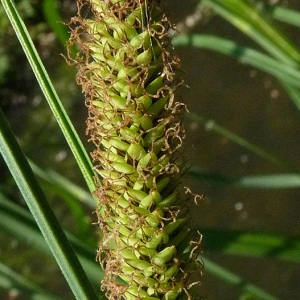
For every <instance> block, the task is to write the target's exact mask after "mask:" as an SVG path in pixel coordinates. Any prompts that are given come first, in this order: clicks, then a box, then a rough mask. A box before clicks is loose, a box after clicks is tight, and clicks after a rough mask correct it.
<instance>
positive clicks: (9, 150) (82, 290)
mask: <svg viewBox="0 0 300 300" xmlns="http://www.w3.org/2000/svg"><path fill="white" fill-rule="evenodd" d="M0 129H1V131H0V152H1V154H2V156H3V158H4V160H5V162H6V164H7V166H8V168H9V170H10V172H11V174H12V176H13V178H14V180H15V182H16V183H17V185H18V187H19V189H20V191H21V193H22V195H23V197H24V199H25V201H26V203H27V205H28V207H29V209H30V211H31V213H32V215H33V216H34V218H35V220H36V223H37V224H38V226H39V228H40V230H41V232H42V234H43V236H44V237H45V240H46V242H47V244H48V246H49V247H50V249H51V251H52V253H53V255H54V257H55V259H56V261H57V263H58V265H59V267H60V269H61V270H62V272H63V274H64V276H65V278H66V280H67V282H68V283H69V285H70V287H71V289H72V292H73V294H74V296H75V297H76V299H79V300H82V299H96V298H95V297H96V295H95V293H94V291H93V289H92V287H91V285H90V282H89V281H88V279H87V278H86V275H85V273H84V271H83V269H82V267H81V265H80V263H79V261H78V259H77V257H76V255H75V253H74V251H73V249H72V248H71V246H70V244H69V242H68V240H67V238H66V236H65V234H64V233H63V231H62V229H61V227H60V225H59V223H58V221H57V219H56V217H55V215H54V213H53V211H52V209H51V207H50V206H49V203H48V202H47V200H46V198H45V196H44V194H43V191H42V190H41V188H40V186H39V184H38V183H37V181H36V179H35V177H34V174H33V172H32V170H31V168H30V166H29V164H28V162H27V160H26V158H25V156H24V154H23V152H22V150H21V148H20V147H19V145H18V143H17V141H16V139H15V136H14V134H13V133H12V131H11V129H10V127H9V125H8V123H7V122H6V119H5V117H4V115H3V112H2V110H0Z"/></svg>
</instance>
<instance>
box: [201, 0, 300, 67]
mask: <svg viewBox="0 0 300 300" xmlns="http://www.w3.org/2000/svg"><path fill="white" fill-rule="evenodd" d="M201 3H203V4H205V5H208V6H210V7H211V8H212V9H214V11H216V12H217V13H218V14H219V15H221V16H222V17H223V18H225V19H226V20H227V21H228V22H230V23H232V24H233V25H234V26H236V27H237V28H238V29H239V30H241V31H242V32H244V33H245V34H247V35H248V36H249V37H250V38H252V39H253V40H254V41H256V42H257V43H258V44H259V45H260V46H261V47H263V48H264V49H265V50H266V51H267V52H269V53H270V54H271V55H273V56H274V57H276V58H278V59H279V60H281V61H283V62H285V63H287V64H290V65H299V64H300V52H299V50H298V49H297V48H296V47H295V46H294V45H293V44H292V43H291V42H290V41H289V40H288V39H287V37H286V36H284V35H283V34H282V33H281V32H279V31H278V30H277V29H276V28H275V27H274V26H273V25H272V24H271V23H269V22H267V20H266V18H264V17H263V15H261V14H260V13H259V12H258V11H257V10H256V9H255V8H254V7H251V6H250V5H247V4H246V3H245V2H244V1H243V0H205V1H203V2H201Z"/></svg>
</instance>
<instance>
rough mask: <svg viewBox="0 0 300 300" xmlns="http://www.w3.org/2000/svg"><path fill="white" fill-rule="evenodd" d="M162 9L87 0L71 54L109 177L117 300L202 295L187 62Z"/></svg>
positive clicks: (98, 162) (107, 225)
mask: <svg viewBox="0 0 300 300" xmlns="http://www.w3.org/2000/svg"><path fill="white" fill-rule="evenodd" d="M85 2H86V3H85ZM162 2H163V1H162V0H80V1H78V3H79V4H78V7H79V12H78V16H77V17H75V18H73V21H72V22H71V24H72V26H71V38H70V44H72V43H73V44H74V43H77V44H78V45H79V46H80V52H79V53H78V54H77V55H76V57H75V59H74V58H71V59H70V61H76V65H77V66H78V67H79V72H78V75H77V80H78V83H79V84H81V85H82V89H83V91H84V93H85V94H86V97H87V98H86V105H87V107H88V110H89V118H88V120H87V126H88V128H87V132H88V134H89V136H90V140H91V141H93V143H94V144H95V150H94V151H93V153H92V158H93V161H94V163H95V170H96V171H97V174H99V175H100V177H101V178H97V180H96V183H97V190H96V191H95V193H94V194H95V196H96V197H97V198H98V199H99V205H98V218H99V226H100V229H101V230H102V233H103V239H102V240H101V241H100V244H99V254H98V257H99V259H100V263H101V265H102V267H103V269H104V271H105V278H104V279H103V281H102V288H103V289H106V295H107V297H108V298H109V299H110V300H114V299H120V300H138V299H145V300H159V299H163V300H175V299H177V298H180V299H190V296H189V294H188V293H189V292H188V289H189V286H193V284H192V282H191V281H190V280H191V279H190V278H191V276H189V272H190V268H194V266H193V259H191V258H190V257H191V256H193V255H194V256H196V255H197V252H196V251H195V250H196V247H194V246H191V245H196V243H193V244H190V243H189V242H190V240H187V233H189V229H188V228H187V225H184V226H183V224H186V223H187V222H186V217H185V213H184V212H182V211H181V209H182V208H183V207H184V206H185V205H186V198H187V197H186V196H184V197H183V195H182V193H181V192H180V189H179V187H178V186H179V184H178V182H179V178H180V175H181V173H180V172H179V171H178V170H179V169H180V168H181V167H182V163H181V161H182V160H181V159H180V153H179V152H178V148H179V147H180V145H181V141H182V139H183V137H184V130H183V128H182V125H181V120H182V113H183V112H184V104H182V103H180V102H178V101H177V99H176V97H175V95H174V93H175V91H176V89H177V87H178V86H179V85H180V80H179V79H178V76H177V69H178V64H179V60H178V59H177V58H176V57H175V56H174V55H173V53H172V46H171V43H170V37H169V35H168V32H169V29H170V28H171V25H170V22H169V21H168V19H167V17H166V15H165V13H164V8H163V5H162ZM85 4H89V5H90V6H89V7H90V9H91V13H92V14H93V16H92V17H91V18H89V17H87V16H86V14H85V13H82V12H81V10H82V7H83V6H84V5H85ZM74 25H76V26H74ZM179 142H180V143H179ZM178 143H179V144H178ZM100 179H102V185H101V186H100V185H99V182H100ZM174 204H176V206H174ZM186 240H187V242H186ZM188 246H189V247H188ZM103 252H105V255H103ZM116 277H120V278H122V279H123V280H124V281H125V283H126V284H124V285H119V284H117V283H116V282H115V280H116Z"/></svg>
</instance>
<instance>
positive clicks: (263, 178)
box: [188, 167, 300, 189]
mask: <svg viewBox="0 0 300 300" xmlns="http://www.w3.org/2000/svg"><path fill="white" fill-rule="evenodd" d="M188 174H190V175H191V176H192V177H194V178H197V179H198V180H205V181H209V182H210V183H212V184H217V185H224V186H230V187H236V188H247V189H249V188H255V189H296V188H300V175H299V174H274V175H257V176H244V177H240V178H232V177H228V176H223V175H220V174H216V173H211V172H207V171H205V170H203V169H201V168H197V167H191V168H190V169H189V170H188Z"/></svg>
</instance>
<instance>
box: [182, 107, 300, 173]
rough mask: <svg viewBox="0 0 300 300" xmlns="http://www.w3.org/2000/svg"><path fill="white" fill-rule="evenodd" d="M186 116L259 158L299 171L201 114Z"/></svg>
mask: <svg viewBox="0 0 300 300" xmlns="http://www.w3.org/2000/svg"><path fill="white" fill-rule="evenodd" d="M187 118H188V119H190V120H192V121H195V122H198V123H201V124H203V125H205V128H206V129H207V130H211V131H213V132H215V133H217V134H220V135H222V136H224V137H226V138H227V139H229V140H230V141H232V142H234V143H236V144H237V145H239V146H241V147H244V148H245V149H247V150H249V151H250V152H252V153H254V154H256V155H257V156H260V157H261V158H263V159H265V160H266V161H269V162H271V163H272V164H274V165H276V166H278V167H280V168H283V169H284V170H287V171H289V172H291V173H300V170H298V169H297V168H295V167H294V165H293V164H290V163H289V162H286V161H285V160H284V159H282V158H278V157H277V156H276V155H274V154H272V153H271V152H270V151H267V150H265V149H263V148H262V147H260V146H257V145H255V144H252V143H250V142H249V141H247V140H245V139H244V138H242V137H241V136H239V135H237V134H235V133H233V132H231V131H230V130H228V129H226V128H225V127H223V126H221V125H219V124H217V123H216V122H215V121H213V120H206V119H205V118H203V117H202V116H199V115H197V114H194V113H189V114H187Z"/></svg>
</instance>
